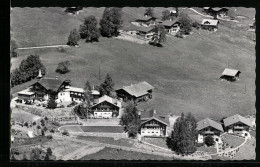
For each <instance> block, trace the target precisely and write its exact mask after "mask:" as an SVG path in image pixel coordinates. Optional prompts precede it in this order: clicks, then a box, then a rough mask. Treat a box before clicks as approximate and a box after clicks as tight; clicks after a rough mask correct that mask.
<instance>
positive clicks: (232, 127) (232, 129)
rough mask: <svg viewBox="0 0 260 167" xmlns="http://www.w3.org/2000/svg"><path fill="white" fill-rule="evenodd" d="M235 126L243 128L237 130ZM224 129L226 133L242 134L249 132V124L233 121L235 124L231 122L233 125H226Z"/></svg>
mask: <svg viewBox="0 0 260 167" xmlns="http://www.w3.org/2000/svg"><path fill="white" fill-rule="evenodd" d="M235 127H241V128H243V129H241V130H238V129H236V128H235ZM226 131H227V132H228V133H236V134H242V135H244V134H245V133H248V132H249V126H247V125H245V124H243V123H241V122H238V123H235V124H233V125H230V126H228V127H226Z"/></svg>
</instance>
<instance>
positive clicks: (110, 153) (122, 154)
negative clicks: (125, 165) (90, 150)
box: [80, 147, 173, 160]
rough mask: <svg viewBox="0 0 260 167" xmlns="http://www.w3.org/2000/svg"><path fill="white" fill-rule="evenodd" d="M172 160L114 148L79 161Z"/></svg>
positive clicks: (105, 149)
mask: <svg viewBox="0 0 260 167" xmlns="http://www.w3.org/2000/svg"><path fill="white" fill-rule="evenodd" d="M101 159H106V160H173V159H172V158H168V157H163V156H158V155H152V154H145V153H139V152H133V151H125V150H119V149H114V148H107V147H105V148H104V149H103V150H101V151H99V152H97V153H94V154H90V155H87V156H85V157H83V158H81V159H80V160H101Z"/></svg>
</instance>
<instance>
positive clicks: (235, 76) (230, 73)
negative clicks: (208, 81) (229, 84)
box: [220, 68, 241, 81]
mask: <svg viewBox="0 0 260 167" xmlns="http://www.w3.org/2000/svg"><path fill="white" fill-rule="evenodd" d="M240 73H241V72H240V71H238V70H234V69H229V68H226V69H225V70H224V71H223V73H222V75H221V77H220V78H221V79H222V80H223V79H225V80H227V81H236V80H239V74H240Z"/></svg>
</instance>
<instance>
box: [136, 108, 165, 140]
mask: <svg viewBox="0 0 260 167" xmlns="http://www.w3.org/2000/svg"><path fill="white" fill-rule="evenodd" d="M167 126H169V118H167V117H165V116H159V115H157V114H156V111H155V110H149V111H144V112H141V126H140V134H141V136H147V137H149V136H155V137H166V136H167V133H166V127H167Z"/></svg>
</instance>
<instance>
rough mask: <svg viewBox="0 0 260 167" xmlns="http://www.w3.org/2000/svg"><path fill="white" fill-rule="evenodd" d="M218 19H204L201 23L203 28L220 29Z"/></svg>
mask: <svg viewBox="0 0 260 167" xmlns="http://www.w3.org/2000/svg"><path fill="white" fill-rule="evenodd" d="M218 24H219V21H218V20H213V19H203V20H202V23H201V28H202V29H206V30H209V31H212V30H213V31H217V30H218Z"/></svg>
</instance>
